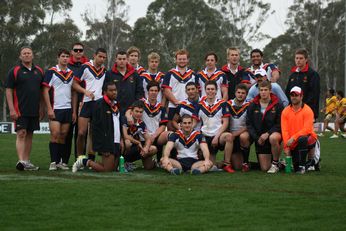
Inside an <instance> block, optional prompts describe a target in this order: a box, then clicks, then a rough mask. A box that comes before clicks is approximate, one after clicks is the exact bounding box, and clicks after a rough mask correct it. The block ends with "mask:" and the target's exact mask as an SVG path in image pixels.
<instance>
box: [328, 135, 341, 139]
mask: <svg viewBox="0 0 346 231" xmlns="http://www.w3.org/2000/svg"><path fill="white" fill-rule="evenodd" d="M329 138H330V139H336V138H339V136H338V135H336V134H334V135H332V136H331V137H329Z"/></svg>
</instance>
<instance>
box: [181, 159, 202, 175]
mask: <svg viewBox="0 0 346 231" xmlns="http://www.w3.org/2000/svg"><path fill="white" fill-rule="evenodd" d="M197 161H199V160H197V159H195V158H190V157H187V158H181V159H178V162H179V163H180V165H181V167H183V171H184V172H186V171H188V170H191V167H192V165H193V164H194V163H196V162H197Z"/></svg>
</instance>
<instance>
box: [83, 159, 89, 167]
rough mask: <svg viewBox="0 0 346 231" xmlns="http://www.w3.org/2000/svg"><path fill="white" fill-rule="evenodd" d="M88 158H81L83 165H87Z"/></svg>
mask: <svg viewBox="0 0 346 231" xmlns="http://www.w3.org/2000/svg"><path fill="white" fill-rule="evenodd" d="M88 160H89V159H88V158H84V159H83V165H84V166H87V163H88Z"/></svg>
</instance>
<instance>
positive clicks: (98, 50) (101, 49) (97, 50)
mask: <svg viewBox="0 0 346 231" xmlns="http://www.w3.org/2000/svg"><path fill="white" fill-rule="evenodd" d="M98 53H105V54H107V51H106V49H104V48H102V47H100V48H97V49H96V51H95V55H97V54H98Z"/></svg>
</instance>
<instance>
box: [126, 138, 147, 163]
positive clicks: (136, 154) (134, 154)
mask: <svg viewBox="0 0 346 231" xmlns="http://www.w3.org/2000/svg"><path fill="white" fill-rule="evenodd" d="M144 143H145V142H142V146H144ZM140 151H141V150H140V149H139V147H138V146H137V145H132V146H131V148H130V150H129V151H127V153H126V154H125V155H124V159H125V161H126V162H135V161H137V160H141V159H143V157H142V156H141V154H140Z"/></svg>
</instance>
